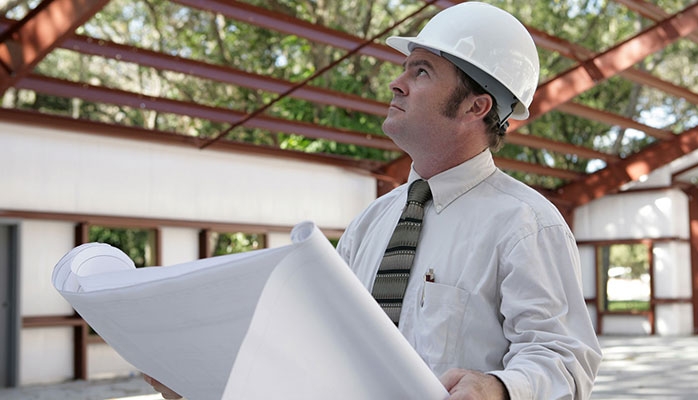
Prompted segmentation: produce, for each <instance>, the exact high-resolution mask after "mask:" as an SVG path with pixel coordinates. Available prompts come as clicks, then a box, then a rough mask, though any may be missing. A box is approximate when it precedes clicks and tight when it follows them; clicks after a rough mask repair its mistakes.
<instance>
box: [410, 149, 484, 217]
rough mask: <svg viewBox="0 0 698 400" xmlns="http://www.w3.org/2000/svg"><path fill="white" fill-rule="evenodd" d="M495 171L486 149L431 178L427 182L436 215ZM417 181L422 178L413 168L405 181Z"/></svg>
mask: <svg viewBox="0 0 698 400" xmlns="http://www.w3.org/2000/svg"><path fill="white" fill-rule="evenodd" d="M496 169H497V167H496V166H495V165H494V160H493V158H492V153H491V152H490V150H489V149H487V150H485V151H483V152H482V153H480V154H478V155H477V156H475V157H473V158H471V159H469V160H467V161H465V162H464V163H462V164H459V165H456V166H455V167H453V168H451V169H448V170H446V171H444V172H441V173H439V174H436V175H434V176H432V177H431V178H430V179H429V180H428V182H429V188H430V189H431V193H432V195H433V199H434V208H435V210H436V213H437V214H438V213H440V212H441V211H443V210H444V209H445V208H446V207H448V205H449V204H451V203H452V202H453V201H454V200H456V199H457V198H458V197H460V196H461V195H463V194H464V193H466V192H468V191H469V190H470V189H472V188H474V187H475V186H477V185H478V184H479V183H480V182H482V181H483V180H485V178H487V177H488V176H490V175H492V173H494V171H495V170H496ZM417 179H423V178H421V177H420V176H419V174H418V173H417V172H416V171H415V170H414V166H413V167H412V168H411V169H410V176H409V178H408V180H407V181H408V183H412V182H413V181H415V180H417Z"/></svg>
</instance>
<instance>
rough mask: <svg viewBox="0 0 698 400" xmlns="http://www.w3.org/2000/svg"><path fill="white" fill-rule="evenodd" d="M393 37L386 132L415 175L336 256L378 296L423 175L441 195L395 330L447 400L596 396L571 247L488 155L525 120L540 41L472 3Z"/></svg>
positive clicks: (532, 197)
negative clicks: (400, 65)
mask: <svg viewBox="0 0 698 400" xmlns="http://www.w3.org/2000/svg"><path fill="white" fill-rule="evenodd" d="M387 43H388V45H390V46H392V47H394V48H395V49H397V50H399V51H401V52H402V53H404V54H405V55H406V56H407V58H406V60H405V63H404V72H403V73H402V74H401V75H400V76H399V77H397V78H396V79H395V80H394V81H393V82H392V83H391V84H390V89H391V90H392V92H393V100H392V102H391V104H390V109H389V111H388V116H387V118H386V119H385V122H384V124H383V131H384V132H385V134H386V135H388V136H389V137H390V138H391V139H392V140H393V141H394V142H395V143H396V144H397V145H398V146H400V148H402V149H403V150H404V151H405V152H406V153H407V154H409V156H410V157H411V158H412V161H413V164H412V169H411V172H410V175H409V179H408V183H407V184H405V185H403V186H400V187H398V188H396V189H395V190H393V191H392V192H390V193H388V194H386V195H385V196H382V197H381V198H379V199H377V200H376V201H374V202H373V203H372V204H371V205H369V206H368V208H367V209H366V210H365V211H364V212H363V213H362V214H361V215H359V216H358V217H357V218H356V219H355V220H354V221H353V222H352V223H351V224H350V225H349V227H348V228H347V230H346V232H345V234H344V235H343V237H342V239H341V240H340V243H339V246H338V251H339V253H340V254H341V255H342V257H343V258H344V259H345V261H346V262H347V264H348V265H349V266H350V267H351V268H352V269H353V270H354V272H355V273H356V275H357V276H358V277H359V279H360V280H361V281H362V282H363V283H364V285H366V287H367V288H369V290H371V289H372V288H373V287H374V282H377V281H376V275H377V273H378V272H377V271H378V270H379V265H380V264H381V261H382V258H383V256H384V252H385V251H386V246H387V245H388V242H389V240H390V237H391V235H392V233H393V229H394V227H395V225H396V222H397V221H398V218H399V216H400V213H401V212H402V209H403V207H404V205H405V199H406V197H407V190H408V187H409V186H410V185H411V184H412V183H413V182H414V181H416V180H417V179H423V180H426V181H427V182H428V184H429V188H430V189H431V193H432V196H433V199H432V200H431V201H430V202H428V203H427V205H426V206H425V210H424V216H423V224H422V228H421V234H420V236H419V244H418V246H417V250H416V255H415V256H414V262H413V264H412V266H411V274H410V278H409V283H408V285H407V289H406V291H405V293H404V299H403V300H402V305H401V307H402V309H401V312H400V313H399V315H400V317H399V325H398V326H399V329H400V331H401V332H402V333H403V334H404V335H405V337H406V338H407V340H408V341H409V342H410V344H412V346H413V347H414V348H415V349H416V350H417V352H418V353H419V354H420V355H421V357H422V358H423V359H424V360H425V361H426V362H427V364H428V365H429V366H430V368H431V369H432V370H433V371H434V372H435V373H436V374H437V375H439V376H441V380H442V383H443V384H444V386H446V388H447V389H448V390H449V392H450V393H451V398H452V399H480V400H482V399H506V398H511V399H586V398H588V397H589V396H590V393H591V388H592V385H593V381H594V378H595V374H596V371H597V369H598V366H599V363H600V359H601V355H600V349H599V346H598V342H597V340H596V335H595V333H594V330H593V328H592V325H591V322H590V319H589V314H588V311H587V308H586V305H585V302H584V297H583V294H582V290H581V284H580V265H579V256H578V252H577V248H576V243H575V240H574V238H573V236H572V233H571V232H570V230H569V228H568V227H567V225H566V224H565V222H564V220H563V218H562V217H561V216H560V214H559V213H558V211H557V210H556V209H555V207H554V206H553V205H552V204H550V203H549V202H548V201H547V200H546V199H545V198H543V197H542V196H541V195H539V194H538V193H537V192H535V191H534V190H532V189H530V188H528V187H527V186H525V185H523V184H522V183H520V182H518V181H516V180H514V179H513V178H510V177H509V176H507V175H506V174H504V173H503V172H501V171H499V170H498V169H497V168H496V167H495V166H494V163H493V160H492V155H491V153H490V150H489V149H490V148H493V149H496V148H497V147H498V146H499V145H500V144H501V140H502V138H503V135H504V131H505V130H506V126H507V124H506V122H505V121H506V119H507V118H509V117H512V118H518V119H523V118H527V117H528V110H527V107H528V106H529V105H530V103H531V100H532V97H533V93H534V92H535V89H536V86H537V83H538V70H539V66H538V58H537V52H536V49H535V45H534V43H533V40H532V38H531V36H530V35H529V33H528V32H527V31H526V29H525V28H524V27H523V25H521V23H520V22H519V21H517V20H516V19H515V18H514V17H513V16H511V15H510V14H508V13H506V12H504V11H502V10H500V9H497V8H495V7H493V6H490V5H487V4H483V3H475V2H467V3H461V4H458V5H456V6H453V7H450V8H448V9H445V10H444V11H442V12H440V13H439V14H437V15H436V16H435V17H434V18H433V19H432V20H431V21H429V23H428V24H427V25H426V26H425V27H424V29H423V30H422V31H421V32H420V33H419V35H418V36H417V37H410V38H405V37H391V38H388V40H387ZM381 268H382V267H381ZM376 284H377V283H376ZM374 293H375V290H374Z"/></svg>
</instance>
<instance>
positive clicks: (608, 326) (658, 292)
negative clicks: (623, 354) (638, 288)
mask: <svg viewBox="0 0 698 400" xmlns="http://www.w3.org/2000/svg"><path fill="white" fill-rule="evenodd" d="M667 173H668V169H666V168H664V169H660V170H658V171H657V173H656V176H653V175H650V176H649V177H648V179H647V181H645V182H644V183H645V185H651V184H659V183H665V181H666V179H667ZM669 178H670V176H669ZM574 234H575V236H576V238H577V240H579V241H600V240H622V239H645V238H655V239H660V238H661V239H665V240H666V239H667V238H676V240H669V241H658V242H655V246H654V253H653V255H654V265H653V268H654V281H653V288H654V295H655V297H657V298H664V299H676V298H690V297H691V282H692V280H691V266H690V247H689V244H688V243H687V242H686V241H685V240H687V239H689V237H690V231H689V215H688V198H687V196H686V195H685V194H684V193H683V192H682V191H680V190H676V189H657V190H652V191H639V192H627V193H621V194H617V195H609V196H606V197H602V198H601V199H598V200H595V201H592V202H591V203H589V204H586V205H584V206H582V207H579V208H577V209H576V210H575V218H574ZM579 250H580V255H581V262H582V280H583V285H584V295H585V296H586V297H587V298H591V297H594V296H596V282H595V271H594V270H595V267H596V266H595V255H594V246H591V245H581V246H580V249H579ZM655 311H656V314H655V317H656V328H657V330H656V333H657V334H659V335H690V334H691V333H692V331H693V311H692V306H691V305H690V304H668V305H658V306H657V307H656V309H655ZM590 313H591V315H592V318H595V317H596V315H595V310H593V309H590ZM602 325H603V327H602V329H603V333H604V334H629V335H634V334H649V333H650V332H651V325H650V321H649V320H648V319H647V318H646V317H644V316H629V315H622V316H621V315H605V316H604V317H603V321H602Z"/></svg>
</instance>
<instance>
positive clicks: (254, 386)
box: [53, 222, 448, 400]
mask: <svg viewBox="0 0 698 400" xmlns="http://www.w3.org/2000/svg"><path fill="white" fill-rule="evenodd" d="M291 239H292V242H293V243H292V244H291V245H288V246H283V247H278V248H274V249H264V250H257V251H253V252H248V253H242V254H234V255H229V256H219V257H212V258H208V259H204V260H199V261H194V262H190V263H184V264H177V265H171V266H168V267H162V268H153V267H149V268H139V269H136V268H135V267H134V266H133V263H132V262H131V260H130V259H129V258H128V257H127V256H126V255H125V254H123V253H122V252H121V251H120V250H118V249H116V248H113V247H111V246H108V245H104V244H98V243H89V244H85V245H82V246H79V247H76V248H75V249H73V250H72V251H70V252H69V253H68V254H66V255H65V256H64V257H63V258H62V259H61V260H60V261H59V263H58V264H57V265H56V267H55V269H54V272H53V284H54V286H55V287H56V289H57V290H58V291H59V292H60V293H61V294H62V295H63V296H64V297H65V298H66V299H67V300H68V301H69V302H70V304H72V306H73V307H74V308H75V310H76V311H77V312H78V313H79V314H80V315H81V316H82V317H83V318H84V319H85V320H86V321H87V322H88V323H89V324H90V326H92V327H93V328H94V329H95V331H97V332H98V333H99V334H100V335H101V336H102V338H104V340H105V341H106V342H107V343H108V344H110V345H111V346H112V347H113V348H114V349H115V350H116V351H117V352H118V353H119V354H121V356H122V357H124V359H126V360H127V361H128V362H130V363H131V364H133V365H134V366H135V367H136V368H138V369H140V370H141V371H143V372H145V373H147V374H149V375H151V376H153V377H154V378H156V379H158V380H159V381H161V382H163V383H164V384H166V385H167V386H169V387H171V388H172V389H174V390H175V391H177V392H178V393H180V394H181V395H183V396H185V397H186V398H188V399H191V400H209V399H226V400H233V399H236V400H237V399H245V400H247V399H251V400H254V399H269V398H284V399H299V400H300V399H303V400H308V399H310V400H312V399H339V400H342V399H346V400H350V399H351V400H360V399H425V400H429V399H434V400H437V399H445V398H447V397H448V393H447V392H446V390H445V389H444V388H443V386H442V385H441V384H440V383H439V381H438V379H437V378H436V377H435V376H434V375H433V373H432V372H431V371H430V370H429V369H428V367H427V366H426V365H425V364H424V362H423V361H422V360H421V358H420V357H419V356H418V355H417V353H416V352H415V351H414V350H413V349H412V348H411V347H410V345H409V344H408V343H407V341H406V340H405V339H404V337H403V336H402V335H401V334H400V332H399V331H398V330H397V329H396V328H395V326H394V325H393V324H392V322H391V321H390V320H389V319H388V317H387V316H386V315H385V314H384V313H383V311H382V310H381V309H380V307H379V306H378V305H377V304H376V303H375V301H374V300H373V299H372V297H371V295H370V293H369V292H368V291H366V289H365V288H364V287H363V286H362V285H361V283H360V282H359V281H358V279H357V278H356V277H355V276H354V275H353V273H352V272H351V271H350V270H349V268H348V267H347V266H346V264H345V263H344V261H343V260H342V259H341V258H340V257H339V255H338V254H337V253H336V252H335V250H334V248H332V246H331V244H330V243H329V241H328V240H327V239H326V238H325V237H324V235H323V234H322V233H321V232H320V230H319V229H318V228H317V227H316V226H315V225H314V224H313V223H311V222H304V223H301V224H298V225H297V226H296V227H295V228H294V229H293V231H292V233H291Z"/></svg>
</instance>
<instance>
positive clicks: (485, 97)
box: [468, 94, 494, 118]
mask: <svg viewBox="0 0 698 400" xmlns="http://www.w3.org/2000/svg"><path fill="white" fill-rule="evenodd" d="M493 105H494V103H493V101H492V97H490V95H489V94H478V95H473V101H472V105H471V106H470V110H468V111H469V112H472V113H473V116H475V117H477V118H485V116H486V115H487V114H488V113H489V112H490V110H491V109H492V106H493Z"/></svg>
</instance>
